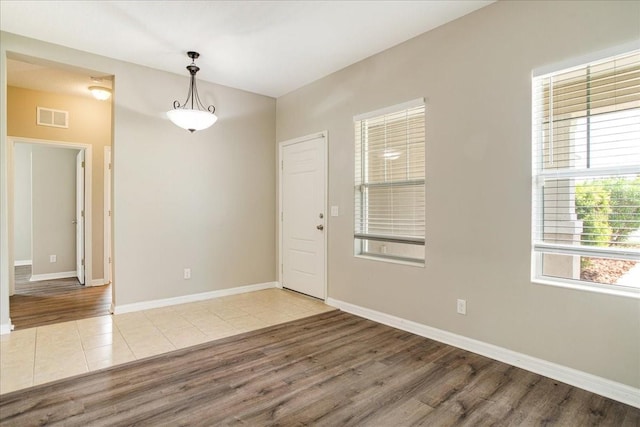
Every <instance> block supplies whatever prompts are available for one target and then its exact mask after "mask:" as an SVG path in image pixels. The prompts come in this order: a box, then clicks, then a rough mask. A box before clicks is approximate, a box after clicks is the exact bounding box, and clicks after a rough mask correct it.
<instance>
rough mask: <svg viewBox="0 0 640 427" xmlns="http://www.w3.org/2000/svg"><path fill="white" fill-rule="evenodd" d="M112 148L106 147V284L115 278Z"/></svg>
mask: <svg viewBox="0 0 640 427" xmlns="http://www.w3.org/2000/svg"><path fill="white" fill-rule="evenodd" d="M111 217H112V215H111V147H104V283H105V284H109V283H111V281H112V276H113V263H112V260H111Z"/></svg>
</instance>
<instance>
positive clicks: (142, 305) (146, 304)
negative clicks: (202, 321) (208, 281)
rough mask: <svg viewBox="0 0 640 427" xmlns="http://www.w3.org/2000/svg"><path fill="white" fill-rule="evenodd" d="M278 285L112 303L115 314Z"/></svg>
mask: <svg viewBox="0 0 640 427" xmlns="http://www.w3.org/2000/svg"><path fill="white" fill-rule="evenodd" d="M275 287H277V282H267V283H258V284H255V285H247V286H238V287H235V288H228V289H220V290H218V291H210V292H203V293H200V294H191V295H183V296H179V297H173V298H165V299H157V300H152V301H143V302H135V303H132V304H123V305H115V306H114V305H113V304H112V305H111V312H112V313H113V314H123V313H131V312H133V311H140V310H149V309H152V308H160V307H167V306H170V305H176V304H185V303H189V302H196V301H203V300H207V299H212V298H220V297H226V296H229V295H236V294H244V293H246V292H254V291H261V290H263V289H272V288H275Z"/></svg>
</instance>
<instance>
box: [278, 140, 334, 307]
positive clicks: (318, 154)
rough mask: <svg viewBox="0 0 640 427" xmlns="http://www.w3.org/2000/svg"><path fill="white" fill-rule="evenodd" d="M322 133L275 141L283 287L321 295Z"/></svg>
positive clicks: (323, 290) (323, 222)
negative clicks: (278, 154) (282, 141)
mask: <svg viewBox="0 0 640 427" xmlns="http://www.w3.org/2000/svg"><path fill="white" fill-rule="evenodd" d="M326 157H327V156H326V133H322V134H317V135H312V136H309V137H304V138H298V139H296V140H291V141H287V142H284V143H282V144H281V146H280V160H281V162H280V165H281V167H280V219H281V227H280V242H281V248H280V254H281V258H280V261H281V278H280V279H281V283H282V285H283V287H285V288H288V289H291V290H294V291H297V292H301V293H304V294H307V295H310V296H313V297H316V298H321V299H323V300H324V299H325V298H326V293H327V292H326V233H327V230H326V176H327V173H326V165H327V162H326Z"/></svg>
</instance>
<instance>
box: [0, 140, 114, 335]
mask: <svg viewBox="0 0 640 427" xmlns="http://www.w3.org/2000/svg"><path fill="white" fill-rule="evenodd" d="M25 152H26V153H27V154H28V163H27V164H25V157H27V155H25ZM8 159H9V162H8V163H9V168H8V170H9V177H8V178H9V179H8V182H9V188H10V190H11V191H10V197H9V207H10V212H11V214H12V219H13V221H12V223H13V225H14V227H13V228H12V229H13V231H14V233H13V234H12V236H11V237H10V244H11V245H13V247H14V257H15V259H16V262H15V267H14V268H15V279H14V280H13V281H11V282H10V299H9V302H10V311H11V317H12V318H13V323H14V324H15V325H16V327H17V328H18V329H20V328H24V327H30V326H37V325H41V324H49V323H56V322H59V321H64V320H70V319H69V318H68V316H67V314H66V313H65V312H68V311H74V310H75V311H77V309H78V308H80V311H83V312H85V311H89V312H91V311H92V310H93V309H92V308H90V309H89V310H87V309H86V307H85V308H81V307H80V306H81V305H91V301H90V298H89V299H87V298H86V297H88V296H89V293H85V294H82V296H80V295H79V294H75V293H76V292H77V291H80V290H82V289H83V288H84V286H82V285H84V284H85V283H86V284H88V285H89V284H90V283H89V282H90V278H91V274H92V268H91V266H92V262H91V260H92V251H91V248H92V232H91V229H92V221H91V210H92V209H91V200H92V187H91V176H92V175H91V174H92V162H91V159H92V146H91V145H89V144H83V143H72V142H61V141H49V140H36V139H29V138H18V137H9V138H8ZM26 167H28V168H29V169H28V171H25V170H24V169H25V168H26ZM27 175H29V178H30V179H29V180H27V182H26V183H25V182H24V181H25V178H27ZM27 186H28V187H29V188H26V187H27ZM26 191H31V194H28V195H27V196H28V197H26V198H30V199H31V200H30V201H31V203H30V206H29V210H30V211H29V212H28V213H27V212H26V211H24V208H25V206H21V205H24V204H27V203H24V202H25V200H24V199H25V197H24V196H25V194H24V192H26ZM21 209H22V210H21ZM25 218H27V221H28V222H30V224H28V227H27V226H25V225H24V224H21V223H23V222H25V221H24V219H25ZM26 228H28V229H29V230H28V231H29V232H28V233H25V231H26V230H25V229H26ZM24 234H27V236H26V237H25V235H24ZM27 239H28V240H29V241H28V242H27ZM102 292H104V291H92V293H94V294H96V295H97V294H100V295H97V300H96V301H99V305H100V306H101V307H102V306H104V302H103V300H104V296H103V295H101V294H102ZM109 295H110V293H109ZM74 301H75V302H77V303H78V304H80V305H78V306H77V307H75V306H73V303H74ZM53 302H55V303H56V304H52V303H53ZM109 303H110V301H109ZM108 305H109V304H108V303H107V304H106V308H105V309H104V310H103V309H102V308H99V309H98V311H100V312H101V313H102V311H104V313H102V314H108Z"/></svg>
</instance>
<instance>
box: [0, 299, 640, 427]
mask: <svg viewBox="0 0 640 427" xmlns="http://www.w3.org/2000/svg"><path fill="white" fill-rule="evenodd" d="M639 423H640V409H635V408H632V407H630V406H627V405H624V404H622V403H619V402H615V401H613V400H610V399H606V398H604V397H601V396H598V395H595V394H593V393H589V392H586V391H584V390H581V389H578V388H575V387H571V386H569V385H566V384H563V383H560V382H558V381H554V380H552V379H549V378H545V377H542V376H540V375H536V374H533V373H531V372H528V371H525V370H522V369H519V368H515V367H513V366H509V365H506V364H504V363H500V362H496V361H494V360H491V359H488V358H486V357H482V356H479V355H477V354H474V353H470V352H467V351H464V350H460V349H457V348H455V347H451V346H448V345H445V344H442V343H439V342H436V341H432V340H429V339H426V338H422V337H419V336H417V335H413V334H410V333H408V332H403V331H400V330H397V329H393V328H390V327H387V326H384V325H381V324H378V323H375V322H372V321H369V320H366V319H362V318H359V317H356V316H353V315H350V314H347V313H344V312H339V311H333V312H328V313H323V314H319V315H316V316H312V317H308V318H304V319H300V320H297V321H293V322H289V323H285V324H281V325H276V326H272V327H269V328H265V329H261V330H258V331H253V332H248V333H245V334H242V335H237V336H234V337H228V338H224V339H222V340H219V341H214V342H210V343H206V344H201V345H198V346H195V347H189V348H185V349H182V350H177V351H174V352H171V353H166V354H163V355H159V356H154V357H152V358H149V359H143V360H139V361H135V362H130V363H127V364H124V365H120V366H116V367H112V368H108V369H105V370H103V371H98V372H95V373H90V374H84V375H80V376H77V377H73V378H69V379H65V380H60V381H57V382H55V383H50V384H44V385H41V386H36V387H32V388H28V389H24V390H20V391H16V392H13V393H8V394H5V395H2V396H0V425H3V426H27V425H64V426H114V425H118V426H120V425H122V426H124V425H127V426H128V425H137V426H141V425H149V426H157V425H171V426H176V425H202V426H239V425H242V426H268V425H280V426H294V425H295V426H298V425H314V426H315V425H317V426H382V427H384V426H409V425H428V426H444V425H469V426H476V425H501V426H523V425H558V426H589V425H594V426H595V425H597V426H629V427H631V426H637V425H638V424H639Z"/></svg>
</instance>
